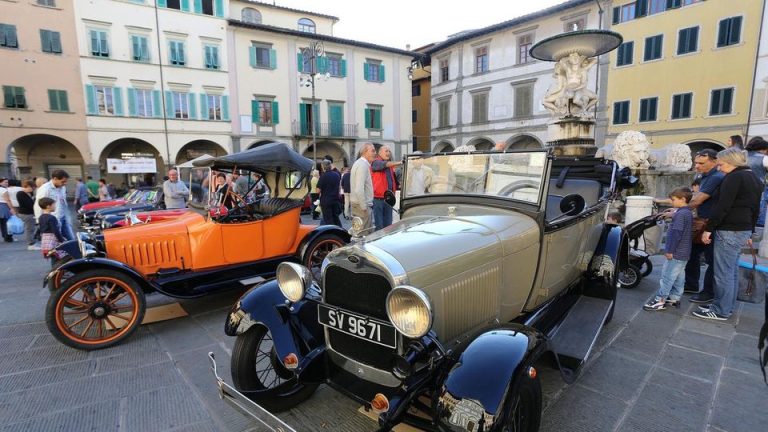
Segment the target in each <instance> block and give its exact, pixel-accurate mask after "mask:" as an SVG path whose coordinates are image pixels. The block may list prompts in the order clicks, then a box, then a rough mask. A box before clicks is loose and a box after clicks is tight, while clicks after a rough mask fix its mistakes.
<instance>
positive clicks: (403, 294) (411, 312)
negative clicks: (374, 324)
mask: <svg viewBox="0 0 768 432" xmlns="http://www.w3.org/2000/svg"><path fill="white" fill-rule="evenodd" d="M387 316H388V317H389V320H390V321H392V324H393V325H394V326H395V328H396V329H397V331H399V332H400V333H402V334H403V335H404V336H406V337H409V338H418V337H422V336H424V335H425V334H427V332H428V331H429V329H430V328H432V304H431V303H430V301H429V297H427V295H426V294H425V293H424V292H423V291H421V290H420V289H418V288H414V287H412V286H408V285H399V286H396V287H395V289H393V290H392V291H390V292H389V294H388V295H387Z"/></svg>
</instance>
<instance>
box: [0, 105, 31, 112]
mask: <svg viewBox="0 0 768 432" xmlns="http://www.w3.org/2000/svg"><path fill="white" fill-rule="evenodd" d="M0 109H4V110H6V111H26V112H32V111H34V110H31V109H29V108H12V107H6V106H4V107H0Z"/></svg>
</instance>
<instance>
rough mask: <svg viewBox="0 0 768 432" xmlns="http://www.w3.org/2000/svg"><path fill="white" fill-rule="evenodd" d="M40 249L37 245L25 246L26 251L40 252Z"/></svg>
mask: <svg viewBox="0 0 768 432" xmlns="http://www.w3.org/2000/svg"><path fill="white" fill-rule="evenodd" d="M41 249H42V248H41V247H40V246H37V245H29V246H27V250H41Z"/></svg>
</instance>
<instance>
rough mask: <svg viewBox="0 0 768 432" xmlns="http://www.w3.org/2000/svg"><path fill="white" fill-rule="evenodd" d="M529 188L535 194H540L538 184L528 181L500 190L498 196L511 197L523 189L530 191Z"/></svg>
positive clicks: (512, 184) (511, 184) (509, 185)
mask: <svg viewBox="0 0 768 432" xmlns="http://www.w3.org/2000/svg"><path fill="white" fill-rule="evenodd" d="M529 188H530V189H533V191H534V192H538V190H539V188H538V185H537V184H536V183H532V182H528V181H519V182H515V183H510V184H508V185H506V186H504V187H503V188H501V190H499V192H498V195H499V196H510V195H512V194H513V193H514V192H517V191H519V190H521V189H529Z"/></svg>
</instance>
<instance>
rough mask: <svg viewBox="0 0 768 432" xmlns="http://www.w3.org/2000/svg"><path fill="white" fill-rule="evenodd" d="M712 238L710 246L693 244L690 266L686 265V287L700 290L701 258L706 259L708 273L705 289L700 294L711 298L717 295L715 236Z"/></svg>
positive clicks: (706, 274)
mask: <svg viewBox="0 0 768 432" xmlns="http://www.w3.org/2000/svg"><path fill="white" fill-rule="evenodd" d="M712 237H713V239H712V240H713V241H712V242H711V243H710V244H708V245H704V244H695V243H694V244H693V247H692V249H691V258H690V259H689V260H688V264H686V265H685V286H686V287H690V288H698V287H699V277H700V276H701V258H702V257H703V258H704V262H705V263H707V271H706V272H704V287H703V288H702V289H701V291H700V292H701V293H702V294H706V295H709V296H714V295H715V288H714V286H715V285H714V284H715V265H714V262H715V261H714V258H715V242H714V235H713V236H712Z"/></svg>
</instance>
